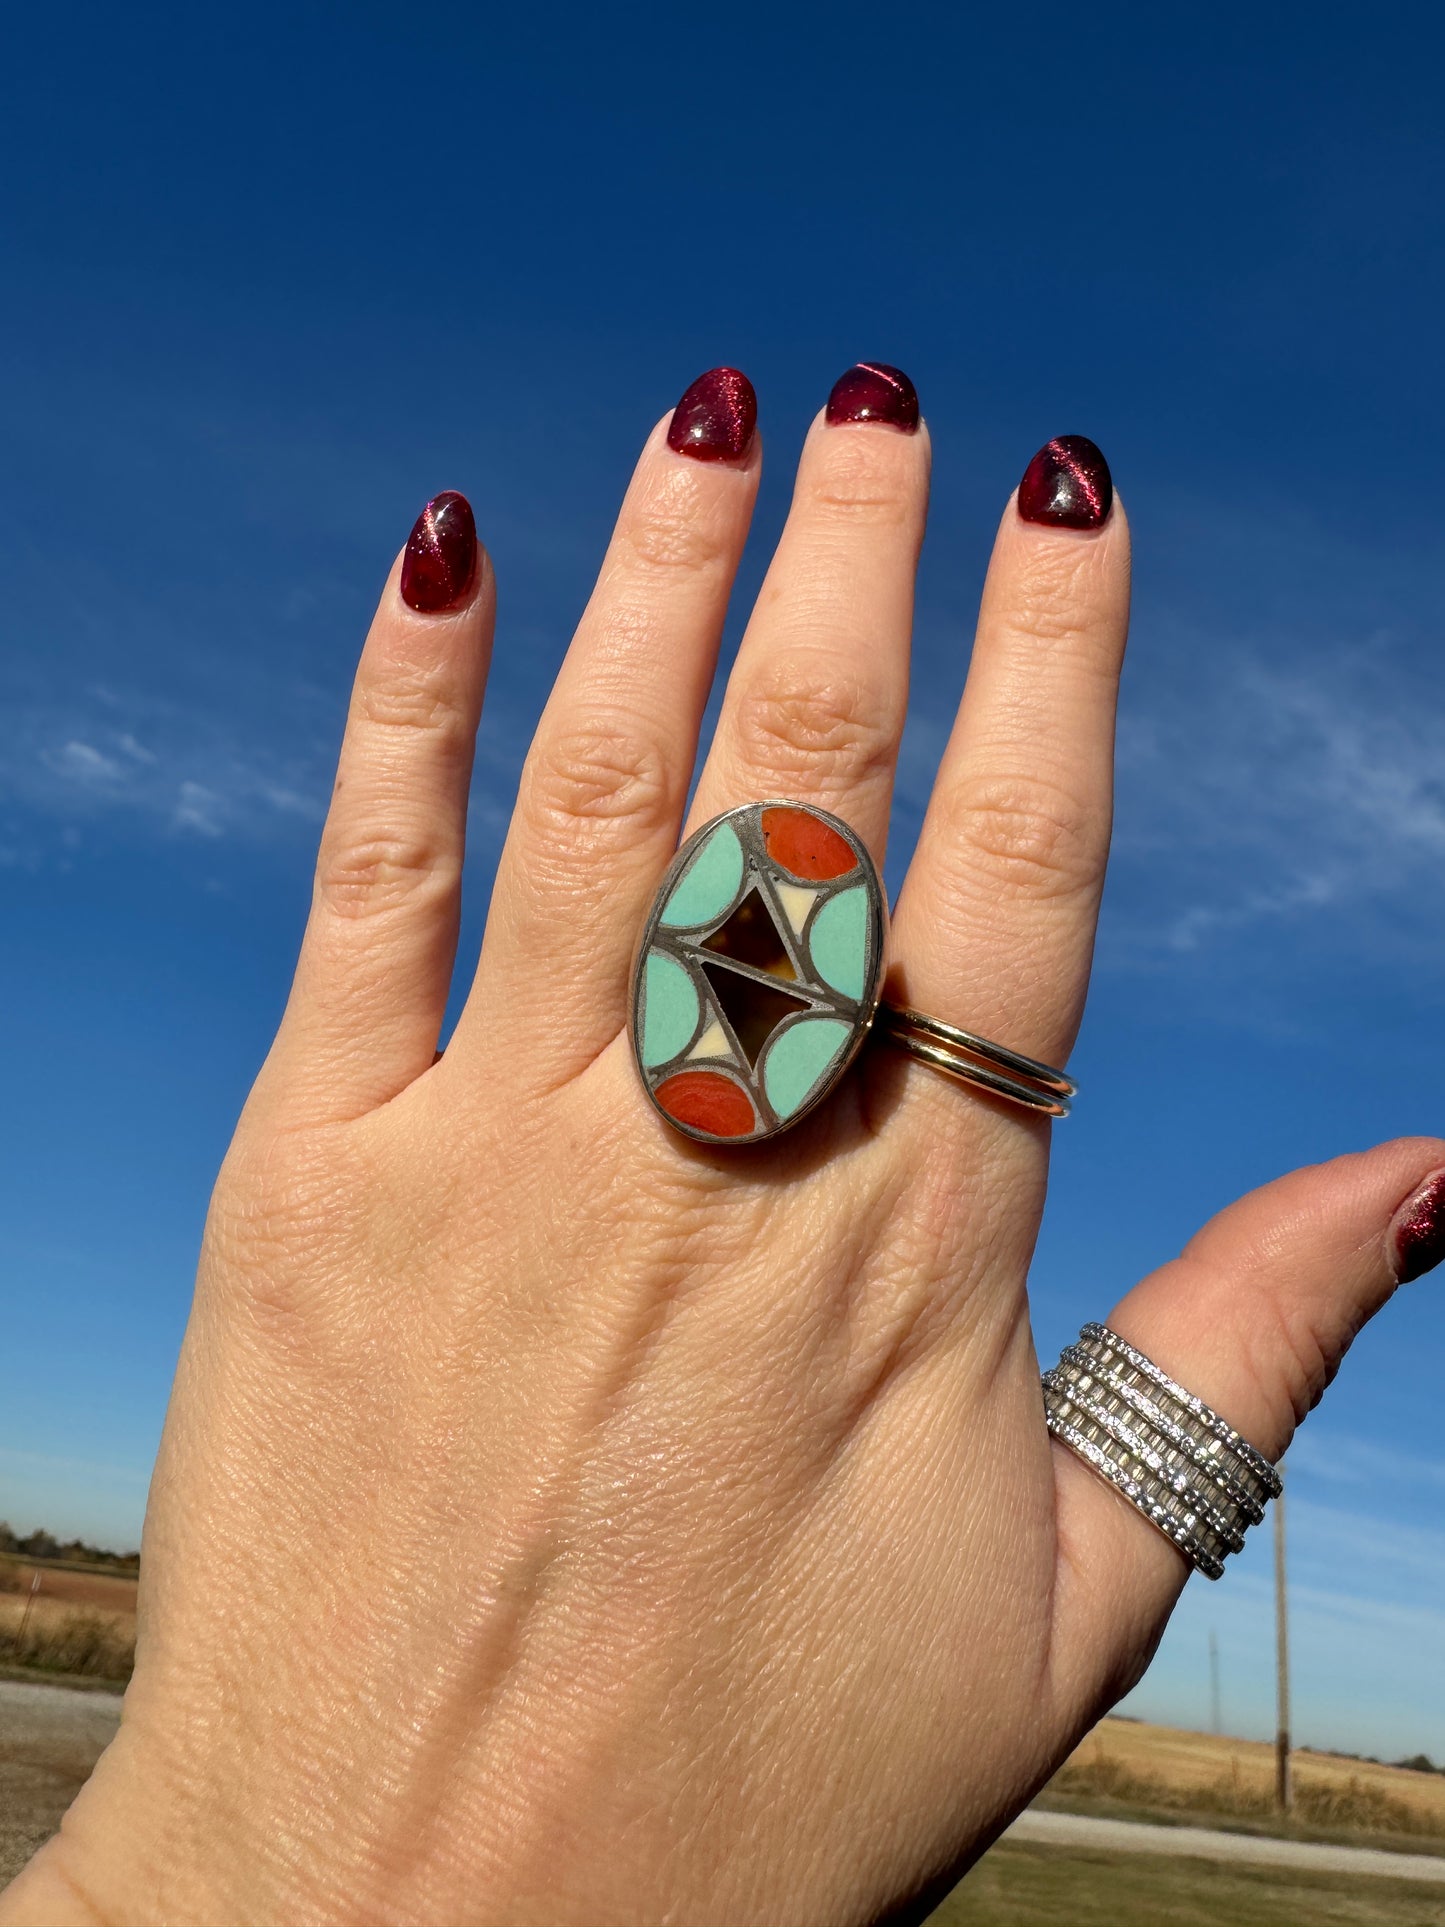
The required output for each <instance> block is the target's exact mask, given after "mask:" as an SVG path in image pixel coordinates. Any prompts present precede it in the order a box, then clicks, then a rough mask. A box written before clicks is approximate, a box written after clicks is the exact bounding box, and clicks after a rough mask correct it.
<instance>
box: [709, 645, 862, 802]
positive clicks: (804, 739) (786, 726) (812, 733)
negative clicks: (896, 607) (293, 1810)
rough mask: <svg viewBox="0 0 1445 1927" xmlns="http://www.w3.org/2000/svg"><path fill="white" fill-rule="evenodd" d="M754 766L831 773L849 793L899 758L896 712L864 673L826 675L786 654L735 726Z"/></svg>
mask: <svg viewBox="0 0 1445 1927" xmlns="http://www.w3.org/2000/svg"><path fill="white" fill-rule="evenodd" d="M734 726H735V729H736V732H737V741H738V745H739V749H740V751H741V754H742V756H743V758H744V760H745V761H746V762H747V763H748V764H749V765H750V766H752V767H754V768H757V769H760V770H765V771H770V772H775V773H777V774H779V775H781V776H786V777H800V776H805V777H807V778H808V779H809V781H810V784H813V785H816V783H817V780H818V778H819V776H820V775H823V776H824V777H825V780H826V783H827V787H828V789H829V790H830V792H832V793H841V792H843V791H845V790H849V789H852V788H854V787H855V786H857V785H858V784H860V783H863V782H866V781H867V779H868V778H869V777H871V776H874V775H876V774H877V773H878V772H879V771H881V770H885V769H887V768H888V767H889V766H890V765H891V763H892V759H893V744H894V729H893V721H892V714H891V709H890V707H889V705H888V704H886V703H884V702H883V701H881V700H880V699H879V697H878V696H877V695H876V693H875V692H874V691H873V690H871V689H870V688H869V687H868V686H867V685H866V684H865V683H863V682H862V681H860V680H859V679H858V678H857V677H853V676H847V675H842V674H838V675H832V676H826V677H823V678H821V679H820V678H819V677H818V676H817V675H816V674H815V673H812V672H809V671H808V670H807V669H806V668H805V667H804V666H803V665H801V664H799V663H798V662H797V661H795V660H794V661H789V659H788V658H786V657H784V658H781V659H780V660H779V661H778V662H776V663H775V664H774V665H773V666H772V667H771V668H769V669H768V670H767V671H766V672H765V673H764V674H763V675H762V676H761V677H759V678H758V679H757V680H756V681H755V682H753V683H752V684H751V685H750V686H749V687H748V688H746V689H745V690H744V691H743V692H742V694H741V696H740V698H739V701H738V708H737V715H736V718H735V723H734Z"/></svg>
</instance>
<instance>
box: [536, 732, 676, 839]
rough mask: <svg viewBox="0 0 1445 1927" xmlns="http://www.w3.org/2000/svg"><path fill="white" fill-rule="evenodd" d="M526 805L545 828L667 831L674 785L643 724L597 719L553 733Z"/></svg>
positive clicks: (542, 747)
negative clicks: (587, 827)
mask: <svg viewBox="0 0 1445 1927" xmlns="http://www.w3.org/2000/svg"><path fill="white" fill-rule="evenodd" d="M524 796H525V802H526V806H527V810H528V814H529V815H530V817H531V819H532V821H533V822H534V823H536V824H538V825H540V826H541V827H542V828H543V830H544V831H545V830H547V829H549V828H550V829H555V830H560V831H561V832H563V833H564V834H567V835H571V834H572V833H574V832H575V830H576V828H577V826H578V825H581V824H586V825H588V826H590V828H591V829H592V831H593V833H594V834H611V833H616V834H622V835H629V836H630V835H633V834H640V833H646V832H650V831H653V830H657V829H660V828H662V826H663V825H664V824H665V823H666V821H667V820H668V818H669V816H670V814H671V812H672V810H673V807H674V803H675V797H674V784H673V781H672V778H671V775H670V772H669V770H668V766H667V762H666V759H665V758H664V756H663V754H662V752H661V750H660V749H659V747H658V745H657V744H656V742H654V741H653V740H652V738H651V737H650V736H649V734H648V733H647V732H646V731H645V730H644V729H642V728H641V727H639V726H638V725H637V724H636V723H635V722H633V721H632V720H630V719H628V718H623V717H606V716H595V717H592V718H589V719H588V720H587V721H586V722H584V723H576V724H572V725H570V726H567V727H565V728H562V729H560V730H557V731H555V732H553V733H551V734H550V735H548V736H547V737H546V738H545V739H544V740H542V741H540V742H539V744H538V746H537V747H536V749H535V750H534V751H533V754H532V756H531V758H530V760H529V762H528V766H527V774H526V777H525V779H524Z"/></svg>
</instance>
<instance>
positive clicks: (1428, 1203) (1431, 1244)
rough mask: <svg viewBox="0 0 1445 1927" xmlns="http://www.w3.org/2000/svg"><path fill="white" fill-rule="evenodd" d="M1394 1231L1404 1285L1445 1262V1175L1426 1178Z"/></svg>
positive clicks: (1402, 1210) (1397, 1269) (1396, 1257)
mask: <svg viewBox="0 0 1445 1927" xmlns="http://www.w3.org/2000/svg"><path fill="white" fill-rule="evenodd" d="M1391 1230H1392V1234H1393V1239H1394V1246H1395V1250H1394V1263H1395V1276H1396V1278H1397V1279H1398V1280H1399V1281H1400V1283H1401V1284H1402V1285H1408V1284H1409V1282H1410V1280H1411V1279H1412V1278H1418V1277H1420V1276H1421V1274H1422V1273H1424V1272H1427V1271H1430V1270H1432V1269H1433V1268H1434V1267H1435V1266H1436V1265H1438V1264H1439V1263H1440V1261H1441V1259H1442V1258H1445V1171H1437V1172H1435V1174H1434V1176H1433V1177H1429V1178H1426V1180H1425V1182H1424V1183H1423V1184H1422V1185H1421V1186H1420V1189H1419V1190H1418V1191H1417V1192H1416V1193H1415V1195H1414V1197H1413V1198H1409V1199H1407V1200H1406V1202H1405V1204H1404V1205H1402V1206H1401V1208H1400V1211H1399V1213H1398V1214H1397V1215H1396V1218H1395V1222H1394V1224H1393V1226H1392V1227H1391Z"/></svg>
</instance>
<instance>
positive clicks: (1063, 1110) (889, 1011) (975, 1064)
mask: <svg viewBox="0 0 1445 1927" xmlns="http://www.w3.org/2000/svg"><path fill="white" fill-rule="evenodd" d="M875 1022H876V1028H877V1030H878V1031H879V1034H880V1035H882V1036H884V1037H886V1038H887V1039H888V1042H889V1043H890V1044H896V1045H897V1046H898V1048H899V1049H900V1050H903V1051H906V1052H907V1053H908V1055H909V1056H910V1057H914V1058H917V1060H918V1062H919V1063H920V1064H927V1065H929V1066H930V1068H931V1069H933V1070H936V1071H942V1072H943V1073H944V1075H945V1076H946V1077H954V1078H957V1079H958V1081H959V1082H960V1083H962V1084H972V1085H974V1086H976V1087H977V1088H978V1089H980V1090H985V1091H989V1092H991V1093H992V1095H993V1096H995V1097H1003V1098H1007V1099H1008V1101H1009V1102H1010V1103H1011V1104H1022V1105H1023V1106H1024V1107H1025V1108H1026V1109H1028V1110H1031V1111H1040V1112H1042V1113H1043V1115H1044V1116H1045V1117H1067V1116H1068V1115H1069V1102H1070V1100H1071V1099H1072V1098H1074V1097H1076V1096H1077V1095H1078V1088H1077V1086H1076V1085H1075V1084H1074V1083H1073V1082H1072V1080H1071V1079H1069V1078H1067V1077H1065V1075H1064V1073H1063V1072H1062V1071H1056V1070H1055V1069H1054V1068H1053V1066H1052V1065H1051V1064H1041V1063H1040V1062H1039V1061H1038V1059H1037V1058H1034V1057H1025V1056H1024V1055H1023V1053H1022V1051H1016V1050H1010V1049H1009V1048H1008V1047H1007V1046H1006V1045H1004V1044H994V1043H991V1042H990V1041H989V1039H988V1038H987V1037H980V1036H978V1035H977V1034H976V1033H975V1032H973V1031H971V1030H960V1029H959V1027H958V1026H957V1025H956V1024H945V1023H944V1022H942V1020H941V1019H939V1018H937V1017H930V1016H929V1015H928V1014H927V1012H926V1011H922V1010H914V1009H912V1008H911V1007H910V1006H908V1005H906V1004H890V1003H882V1004H880V1005H879V1007H878V1016H877V1019H876V1020H875Z"/></svg>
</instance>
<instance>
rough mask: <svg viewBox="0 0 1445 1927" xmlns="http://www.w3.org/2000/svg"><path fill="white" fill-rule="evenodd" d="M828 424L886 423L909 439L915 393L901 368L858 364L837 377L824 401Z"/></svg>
mask: <svg viewBox="0 0 1445 1927" xmlns="http://www.w3.org/2000/svg"><path fill="white" fill-rule="evenodd" d="M828 420H829V421H830V422H886V423H887V424H888V426H889V427H890V428H901V429H902V431H903V433H904V434H905V435H911V434H913V433H914V431H915V430H916V429H917V427H918V390H917V389H916V388H915V387H914V386H913V383H912V382H911V381H910V380H909V379H908V377H907V375H905V374H904V372H903V370H902V369H901V368H890V367H889V366H888V363H887V362H886V361H859V362H855V363H854V365H853V366H852V367H851V368H850V369H849V370H848V372H847V374H846V375H839V377H838V379H837V380H836V381H835V382H834V383H833V392H832V394H831V395H829V397H828Z"/></svg>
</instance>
